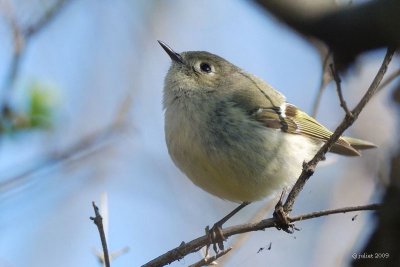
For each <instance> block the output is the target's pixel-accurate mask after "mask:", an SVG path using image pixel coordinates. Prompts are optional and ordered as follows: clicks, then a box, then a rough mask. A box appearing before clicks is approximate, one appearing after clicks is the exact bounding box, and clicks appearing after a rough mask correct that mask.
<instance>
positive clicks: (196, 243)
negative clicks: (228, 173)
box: [142, 204, 380, 267]
mask: <svg viewBox="0 0 400 267" xmlns="http://www.w3.org/2000/svg"><path fill="white" fill-rule="evenodd" d="M379 208H380V205H379V204H371V205H365V206H355V207H345V208H340V209H333V210H322V211H318V212H312V213H308V214H303V215H299V216H294V217H288V219H289V221H290V222H296V221H305V220H309V219H312V218H318V217H322V216H327V215H332V214H339V213H347V212H354V211H361V210H378V209H379ZM276 224H277V220H276V219H275V218H268V219H264V220H262V221H259V222H256V223H247V224H241V225H236V226H231V227H228V228H225V229H223V230H222V232H223V235H224V237H226V238H228V237H230V236H233V235H237V234H243V233H247V232H253V231H263V230H265V229H266V228H273V227H276ZM207 245H208V246H209V245H211V244H210V238H209V237H208V235H204V236H201V237H198V238H196V239H194V240H192V241H190V242H188V243H185V242H182V244H181V245H180V246H178V247H176V248H174V249H172V250H170V251H168V252H166V253H164V254H163V255H161V256H159V257H157V258H155V259H153V260H151V261H149V262H148V263H146V264H144V265H143V266H142V267H156V266H164V265H167V264H170V263H172V262H174V261H177V260H180V259H182V258H183V257H185V256H186V255H188V254H190V253H193V252H196V251H198V250H200V249H201V248H202V247H204V246H207Z"/></svg>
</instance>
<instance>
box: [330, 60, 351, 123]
mask: <svg viewBox="0 0 400 267" xmlns="http://www.w3.org/2000/svg"><path fill="white" fill-rule="evenodd" d="M329 68H330V70H331V74H332V77H333V80H334V81H335V83H336V91H337V94H338V96H339V101H340V106H341V107H342V108H343V109H344V112H346V115H348V116H349V117H352V116H353V114H351V111H350V110H349V108H348V107H347V104H346V101H345V100H344V96H343V91H342V80H341V79H340V77H339V74H338V73H337V71H336V68H335V66H334V64H330V65H329Z"/></svg>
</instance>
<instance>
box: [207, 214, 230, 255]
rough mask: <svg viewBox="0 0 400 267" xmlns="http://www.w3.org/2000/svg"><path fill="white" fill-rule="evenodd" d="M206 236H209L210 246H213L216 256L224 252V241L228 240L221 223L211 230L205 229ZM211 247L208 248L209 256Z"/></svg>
mask: <svg viewBox="0 0 400 267" xmlns="http://www.w3.org/2000/svg"><path fill="white" fill-rule="evenodd" d="M205 231H206V235H207V236H208V238H209V240H210V242H209V244H212V245H213V250H214V252H215V254H217V253H218V252H219V251H223V250H224V241H225V240H226V238H225V236H224V233H223V231H222V224H220V223H219V222H217V223H215V224H214V226H213V227H212V228H211V229H210V227H209V226H207V227H206V229H205ZM208 249H209V246H207V250H206V251H207V254H208Z"/></svg>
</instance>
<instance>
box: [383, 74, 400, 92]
mask: <svg viewBox="0 0 400 267" xmlns="http://www.w3.org/2000/svg"><path fill="white" fill-rule="evenodd" d="M398 77H400V69H398V70H396V71H395V72H393V73H391V74H389V76H387V77H386V79H385V80H383V81H382V83H381V84H380V85H379V88H378V91H380V90H382V89H383V88H384V87H386V86H387V85H389V84H390V83H391V82H393V81H394V80H395V79H396V78H398Z"/></svg>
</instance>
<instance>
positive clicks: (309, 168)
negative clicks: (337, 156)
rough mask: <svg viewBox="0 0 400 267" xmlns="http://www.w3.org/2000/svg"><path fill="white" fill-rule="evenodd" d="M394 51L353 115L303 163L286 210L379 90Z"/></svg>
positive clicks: (288, 209)
mask: <svg viewBox="0 0 400 267" xmlns="http://www.w3.org/2000/svg"><path fill="white" fill-rule="evenodd" d="M394 52H395V49H394V48H388V50H387V52H386V55H385V58H384V60H383V62H382V65H381V67H380V68H379V71H378V73H377V74H376V76H375V78H374V80H373V81H372V83H371V85H370V87H369V88H368V90H367V92H366V93H365V94H364V96H363V98H362V99H361V100H360V102H359V103H358V104H357V106H356V107H355V108H354V109H353V110H352V111H351V114H352V116H349V115H348V114H347V113H346V116H345V117H344V119H343V121H342V122H341V123H340V125H339V126H338V127H337V128H336V130H335V132H334V133H333V134H332V135H331V137H330V138H329V140H328V141H327V142H326V143H325V144H324V145H323V146H322V147H321V149H320V150H319V151H318V153H317V154H316V155H315V156H314V158H313V159H312V160H311V161H309V162H308V163H305V164H304V165H303V171H302V173H301V175H300V177H299V179H298V180H297V181H296V183H295V185H294V186H293V188H292V190H291V191H290V193H289V195H288V197H287V199H286V202H285V204H284V205H283V207H284V211H285V212H290V211H291V210H292V207H293V204H294V201H295V199H296V198H297V196H298V195H299V193H300V192H301V190H302V189H303V187H304V185H305V183H306V182H307V180H308V179H309V178H310V177H311V176H312V175H313V173H314V170H315V168H316V166H317V164H318V162H320V161H321V160H322V159H323V158H324V157H325V154H326V153H327V152H328V151H329V150H330V149H331V147H332V146H333V144H334V143H335V142H336V141H337V140H338V139H339V138H340V136H341V135H342V134H343V132H344V131H345V130H346V129H347V128H349V127H350V126H351V125H352V124H353V123H354V121H355V120H356V119H357V118H358V116H359V115H360V113H361V111H362V110H363V109H364V107H365V105H366V104H367V103H368V101H369V100H370V99H371V98H372V97H373V96H374V95H375V93H376V92H377V91H378V86H379V84H380V82H381V81H382V78H383V76H384V75H385V73H386V70H387V68H388V65H389V62H390V61H391V59H392V56H393V54H394Z"/></svg>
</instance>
